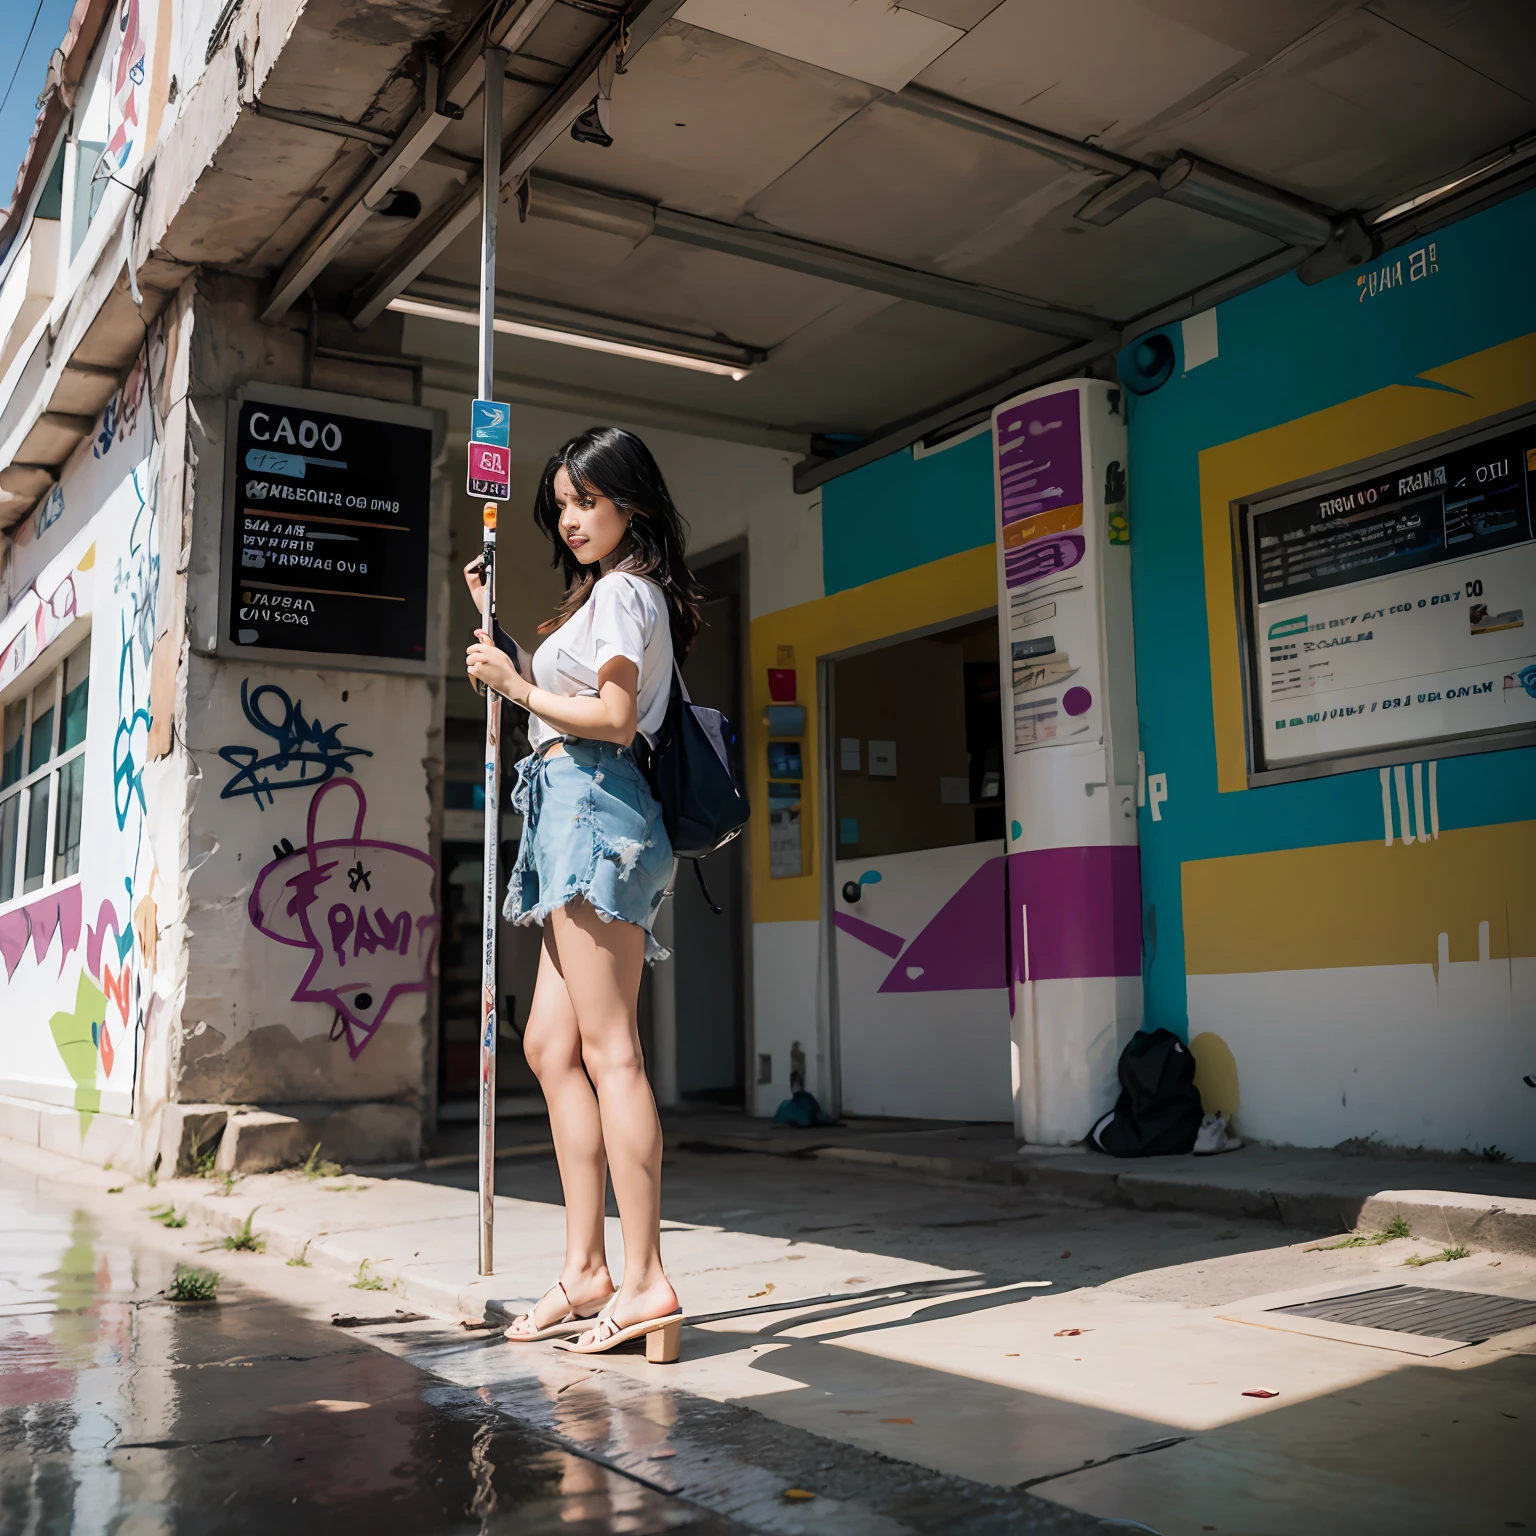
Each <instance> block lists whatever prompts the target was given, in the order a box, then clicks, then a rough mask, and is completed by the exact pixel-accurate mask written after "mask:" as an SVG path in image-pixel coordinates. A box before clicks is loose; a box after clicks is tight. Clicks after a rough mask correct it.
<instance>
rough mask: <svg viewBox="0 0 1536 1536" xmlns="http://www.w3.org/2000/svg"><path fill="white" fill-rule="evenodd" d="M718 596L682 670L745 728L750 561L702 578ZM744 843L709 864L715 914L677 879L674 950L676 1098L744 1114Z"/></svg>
mask: <svg viewBox="0 0 1536 1536" xmlns="http://www.w3.org/2000/svg"><path fill="white" fill-rule="evenodd" d="M695 575H697V576H698V578H699V580H700V581H701V582H702V583H703V584H704V587H705V590H706V591H707V592H708V593H709V597H708V600H707V601H706V602H705V604H704V624H703V627H702V629H701V630H700V631H699V636H698V639H697V640H696V641H695V642H694V646H693V650H692V652H691V653H690V655H689V657H688V660H687V661H686V662H685V663H684V664H683V678H684V680H685V681H686V682H687V684H688V691H689V693H690V694H691V695H692V697H693V698H695V699H697V700H698V701H699V702H700V703H701V704H710V705H712V706H714V707H715V708H716V709H721V710H724V711H725V713H726V715H727V716H729V718H730V719H731V721H732V722H733V723H734V724H735V725H736V727H737V729H738V730H739V729H740V728H741V721H742V713H741V712H742V655H743V646H742V633H741V626H742V606H743V601H744V594H743V592H742V559H741V556H740V555H737V554H732V555H728V556H726V557H725V558H723V559H720V560H715V561H711V562H710V563H709V564H707V565H704V566H701V567H698V568H696V570H695ZM744 842H745V839H744V838H737V839H736V840H735V841H734V842H732V843H729V844H727V846H726V847H724V848H723V849H721V850H720V852H719V853H715V854H711V855H710V857H709V858H708V859H707V860H706V861H705V863H704V874H705V879H706V880H707V881H708V883H709V891H710V894H711V895H712V896H713V897H714V899H715V902H716V904H717V905H718V906H719V907H721V908H722V909H723V910H722V911H721V913H720V914H718V915H717V914H715V913H714V912H711V911H710V909H709V906H708V904H707V903H706V902H705V900H704V896H703V893H702V892H701V891H700V890H699V884H698V881H697V880H696V879H695V878H694V873H693V870H692V869H691V868H689V867H688V866H687V865H683V866H682V867H680V868H679V870H678V872H677V878H676V881H675V891H676V894H675V895H674V898H673V900H674V903H675V910H674V913H673V950H674V953H675V954H676V957H677V958H676V960H675V961H674V962H673V963H674V968H675V973H676V988H677V991H676V997H677V1003H676V1007H677V1091H678V1096H679V1097H680V1098H681V1099H682V1100H683V1101H684V1102H685V1103H687V1102H693V1103H704V1104H725V1105H745V1103H746V1068H745V1062H746V1010H745V1005H744V990H745V989H744V980H745V953H744V951H745V924H744V921H743V918H744V900H745V891H744V880H743V875H744V859H745V850H744V847H743V844H744Z"/></svg>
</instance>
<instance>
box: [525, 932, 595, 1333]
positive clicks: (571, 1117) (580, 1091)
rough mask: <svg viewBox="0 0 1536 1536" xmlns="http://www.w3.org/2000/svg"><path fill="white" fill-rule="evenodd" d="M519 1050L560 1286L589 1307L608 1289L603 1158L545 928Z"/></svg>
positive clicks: (542, 1317)
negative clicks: (550, 1162)
mask: <svg viewBox="0 0 1536 1536" xmlns="http://www.w3.org/2000/svg"><path fill="white" fill-rule="evenodd" d="M523 1054H524V1055H526V1056H527V1058H528V1065H529V1066H530V1067H532V1068H533V1072H534V1076H535V1077H537V1078H538V1080H539V1087H540V1088H542V1089H543V1090H544V1102H545V1104H546V1105H547V1106H548V1108H549V1130H550V1137H551V1139H552V1140H553V1141H554V1143H555V1160H556V1161H557V1162H558V1163H559V1165H560V1185H561V1188H562V1189H563V1190H564V1191H565V1267H564V1268H563V1269H562V1270H561V1271H560V1284H561V1285H563V1286H564V1287H565V1291H566V1295H567V1296H569V1297H570V1301H571V1305H572V1306H573V1307H575V1308H576V1309H577V1311H579V1312H589V1311H591V1310H592V1309H593V1307H595V1306H596V1305H598V1304H599V1303H600V1302H602V1301H604V1300H606V1299H607V1297H608V1296H609V1295H611V1294H612V1292H613V1280H612V1278H611V1276H610V1275H609V1273H608V1259H607V1256H606V1253H605V1250H604V1244H603V1207H604V1196H605V1194H606V1190H607V1184H608V1162H607V1156H606V1153H605V1152H604V1149H603V1127H602V1121H601V1119H600V1118H599V1116H598V1109H597V1095H596V1094H595V1093H594V1092H593V1091H592V1084H591V1083H590V1082H589V1081H588V1079H587V1074H586V1069H585V1068H584V1067H583V1066H582V1061H581V1035H580V1031H579V1030H578V1028H577V1024H576V1010H575V1009H574V1008H573V1007H572V1005H571V998H570V994H569V992H568V991H567V990H566V985H565V979H564V977H562V976H561V974H560V964H559V961H558V959H557V958H556V955H555V949H554V942H553V939H552V937H551V935H550V931H549V929H548V928H546V929H545V930H544V942H543V947H542V949H541V952H540V954H539V979H538V983H537V985H536V986H535V987H534V992H533V1006H532V1007H531V1008H530V1009H529V1010H528V1027H527V1029H526V1030H525V1031H524V1033H523ZM564 1310H565V1308H564V1306H563V1305H561V1303H560V1293H559V1291H555V1292H554V1293H553V1295H552V1296H546V1297H545V1298H544V1300H543V1301H541V1302H540V1303H539V1305H538V1306H537V1307H535V1308H534V1311H533V1320H534V1322H535V1323H536V1324H537V1325H538V1326H539V1327H547V1326H548V1325H549V1324H550V1323H552V1322H555V1321H556V1320H557V1319H558V1318H559V1317H560V1315H561V1313H562V1312H564Z"/></svg>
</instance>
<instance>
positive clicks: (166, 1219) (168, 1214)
mask: <svg viewBox="0 0 1536 1536" xmlns="http://www.w3.org/2000/svg"><path fill="white" fill-rule="evenodd" d="M149 1219H150V1220H151V1221H158V1222H159V1223H160V1225H161V1226H162V1227H184V1226H186V1224H187V1218H186V1217H185V1216H183V1215H181V1214H180V1213H179V1212H178V1211H177V1209H176V1207H175V1206H174V1205H167V1206H163V1207H162V1208H161V1209H160V1210H157V1211H151V1212H150V1213H149Z"/></svg>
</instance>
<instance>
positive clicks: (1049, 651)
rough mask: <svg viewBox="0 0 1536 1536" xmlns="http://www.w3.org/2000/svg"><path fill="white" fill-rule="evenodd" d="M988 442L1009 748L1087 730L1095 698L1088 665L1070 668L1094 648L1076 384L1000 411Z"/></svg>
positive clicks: (1096, 728)
mask: <svg viewBox="0 0 1536 1536" xmlns="http://www.w3.org/2000/svg"><path fill="white" fill-rule="evenodd" d="M996 442H997V446H996V452H997V492H998V509H999V542H1000V546H1001V547H1000V551H999V558H1000V559H1001V561H1002V564H1003V580H1004V586H1005V588H1006V590H1007V593H1008V616H1007V622H1008V641H1009V650H1010V655H1011V661H1012V692H1013V750H1014V751H1015V752H1025V751H1028V750H1030V749H1031V748H1034V747H1043V746H1050V745H1056V744H1061V743H1064V742H1069V741H1073V740H1081V739H1093V738H1096V737H1097V736H1098V735H1099V733H1100V724H1099V714H1098V701H1097V699H1096V698H1095V697H1094V687H1092V686H1090V676H1091V675H1090V674H1085V675H1083V676H1079V675H1078V674H1079V673H1080V672H1081V671H1082V669H1083V661H1084V658H1089V657H1093V656H1095V655H1096V654H1097V625H1096V620H1095V617H1094V608H1093V604H1092V601H1091V598H1090V593H1089V590H1088V587H1087V585H1086V577H1087V574H1088V570H1089V567H1090V566H1091V564H1092V560H1091V558H1089V549H1088V531H1087V529H1085V527H1084V523H1083V507H1084V495H1083V451H1082V431H1081V425H1080V410H1079V396H1078V393H1077V391H1076V390H1065V391H1062V392H1061V393H1059V394H1054V395H1046V396H1043V397H1041V398H1038V399H1034V400H1029V401H1026V402H1024V403H1023V404H1021V405H1018V406H1014V407H1011V408H1010V409H1008V410H1005V411H1000V412H999V413H998V416H997V439H996ZM1085 562H1086V563H1085Z"/></svg>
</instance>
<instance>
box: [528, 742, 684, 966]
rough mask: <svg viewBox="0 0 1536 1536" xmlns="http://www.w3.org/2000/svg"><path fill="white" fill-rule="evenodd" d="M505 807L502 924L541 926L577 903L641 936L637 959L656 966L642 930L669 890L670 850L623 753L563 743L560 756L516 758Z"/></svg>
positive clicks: (630, 758)
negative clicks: (517, 816)
mask: <svg viewBox="0 0 1536 1536" xmlns="http://www.w3.org/2000/svg"><path fill="white" fill-rule="evenodd" d="M512 804H513V805H514V807H516V809H517V810H519V811H520V812H521V813H522V817H523V838H522V843H521V845H520V846H519V848H518V850H517V862H516V863H515V864H514V865H513V866H512V880H511V883H510V885H509V886H508V888H507V901H506V905H505V906H504V907H503V908H502V916H503V917H505V918H506V919H507V921H508V922H513V923H522V924H528V923H539V924H542V923H543V921H544V919H545V918H546V917H547V916H548V915H549V914H550V913H551V912H552V911H554V909H555V908H556V907H563V906H564V905H565V904H566V902H568V901H573V900H575V899H576V898H577V897H580V898H581V899H583V900H584V901H586V903H587V904H588V905H589V906H590V907H591V908H592V910H593V911H594V912H596V913H597V915H598V916H599V917H600V918H602V919H603V921H604V922H608V923H611V922H614V921H618V922H623V923H635V924H637V925H638V926H639V927H641V928H643V929H644V930H645V958H646V959H647V960H664V959H666V958H667V954H668V951H666V950H664V949H662V948H661V946H660V945H659V944H657V942H656V940H655V939H654V938H653V937H652V935H651V929H652V927H653V926H654V924H655V922H656V913H657V912H658V911H659V910H660V908H661V903H662V899H663V898H664V897H665V896H666V894H667V890H668V888H669V887H670V885H671V883H672V863H673V861H672V844H671V843H670V842H669V841H668V840H667V829H666V828H665V827H664V826H663V825H662V821H661V808H660V807H659V806H658V805H657V804H656V798H655V796H654V795H652V794H651V787H650V785H649V784H647V783H646V781H645V776H644V775H643V774H642V773H641V772H640V768H639V765H638V764H637V763H636V762H635V758H634V754H633V753H632V752H631V751H630V749H629V748H628V747H619V746H615V745H614V744H613V743H612V742H607V741H584V740H580V739H574V738H568V739H567V740H566V742H565V751H564V753H558V752H557V753H554V754H546V755H545V756H543V757H540V756H539V755H538V754H537V753H535V754H534V755H533V756H531V757H525V758H524V759H523V760H522V761H521V762H520V763H519V764H518V765H517V784H516V787H515V788H514V789H513V791H512Z"/></svg>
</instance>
